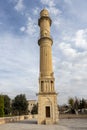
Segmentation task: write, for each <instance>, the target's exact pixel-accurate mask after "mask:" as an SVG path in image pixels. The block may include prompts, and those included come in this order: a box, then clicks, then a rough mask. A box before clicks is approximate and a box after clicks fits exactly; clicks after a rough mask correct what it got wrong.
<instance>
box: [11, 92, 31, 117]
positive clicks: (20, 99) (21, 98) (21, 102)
mask: <svg viewBox="0 0 87 130" xmlns="http://www.w3.org/2000/svg"><path fill="white" fill-rule="evenodd" d="M27 112H28V102H27V100H26V97H25V95H24V94H20V95H17V96H16V97H15V99H14V100H13V101H12V113H13V114H14V115H24V114H27Z"/></svg>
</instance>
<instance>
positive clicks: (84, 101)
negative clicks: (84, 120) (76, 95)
mask: <svg viewBox="0 0 87 130" xmlns="http://www.w3.org/2000/svg"><path fill="white" fill-rule="evenodd" d="M86 105H87V104H86V100H85V99H84V98H83V99H82V100H80V109H83V108H86Z"/></svg>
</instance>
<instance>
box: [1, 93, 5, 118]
mask: <svg viewBox="0 0 87 130" xmlns="http://www.w3.org/2000/svg"><path fill="white" fill-rule="evenodd" d="M3 116H4V97H3V95H0V117H3Z"/></svg>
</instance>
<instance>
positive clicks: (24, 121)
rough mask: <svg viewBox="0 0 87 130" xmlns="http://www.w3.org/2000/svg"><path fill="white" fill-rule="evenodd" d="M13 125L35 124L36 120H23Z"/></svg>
mask: <svg viewBox="0 0 87 130" xmlns="http://www.w3.org/2000/svg"><path fill="white" fill-rule="evenodd" d="M15 123H22V124H37V120H35V119H34V120H23V121H18V122H15Z"/></svg>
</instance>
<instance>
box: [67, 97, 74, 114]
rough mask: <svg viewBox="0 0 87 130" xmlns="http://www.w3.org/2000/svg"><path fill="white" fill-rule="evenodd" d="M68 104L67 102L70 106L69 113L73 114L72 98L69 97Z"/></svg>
mask: <svg viewBox="0 0 87 130" xmlns="http://www.w3.org/2000/svg"><path fill="white" fill-rule="evenodd" d="M68 104H69V106H70V109H71V113H73V114H74V113H75V111H74V99H73V98H69V100H68Z"/></svg>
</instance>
